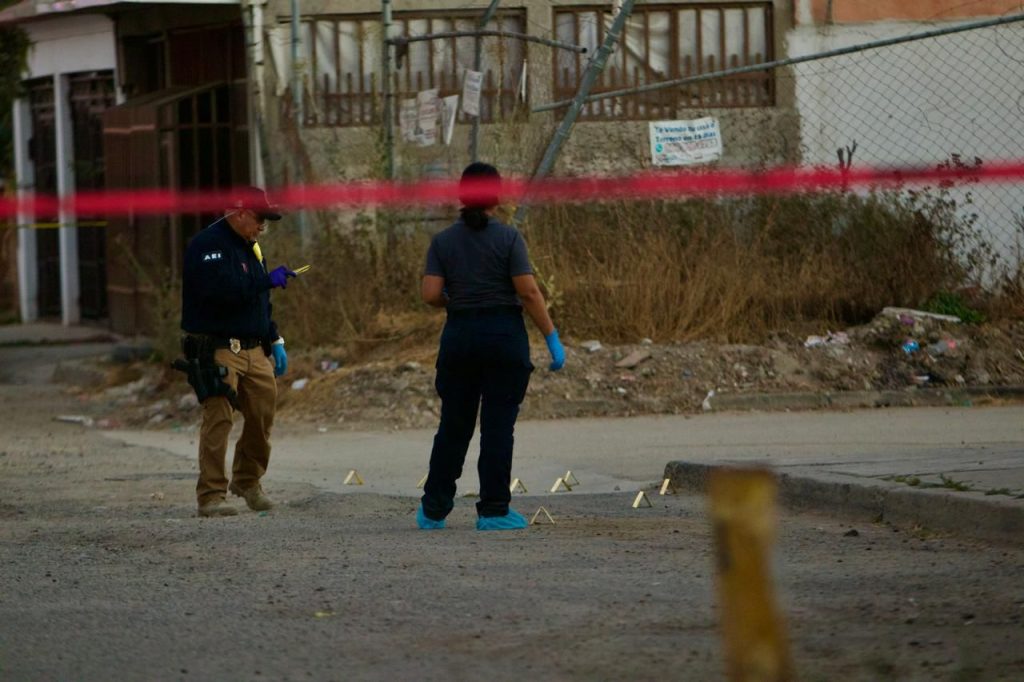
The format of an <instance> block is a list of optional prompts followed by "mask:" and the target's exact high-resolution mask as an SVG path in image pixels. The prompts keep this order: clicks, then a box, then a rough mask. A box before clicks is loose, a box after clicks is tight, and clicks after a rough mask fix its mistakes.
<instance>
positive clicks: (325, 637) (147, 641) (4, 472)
mask: <svg viewBox="0 0 1024 682" xmlns="http://www.w3.org/2000/svg"><path fill="white" fill-rule="evenodd" d="M396 376H402V374H397V375H396ZM0 402H2V404H3V405H4V410H3V412H2V413H0V429H2V433H3V437H2V440H0V519H2V521H0V562H2V565H3V567H4V568H3V571H2V572H0V678H3V679H10V680H28V679H32V680H47V679H80V680H105V679H111V678H117V679H122V680H136V679H138V680H143V679H145V680H172V679H173V680H178V679H180V680H189V679H203V680H232V679H245V680H253V679H274V680H296V679H318V680H342V679H382V678H388V677H390V678H393V679H425V680H427V679H439V680H440V679H444V680H470V679H474V680H475V679H481V678H482V677H487V678H490V679H524V678H530V679H540V680H605V679H607V680H613V679H627V678H628V679H642V680H662V679H693V680H704V679H720V678H721V677H722V664H721V654H720V650H719V639H718V633H717V630H716V627H717V626H716V614H715V606H714V583H713V575H712V570H713V562H712V554H711V551H712V550H711V541H710V534H709V532H708V522H707V518H706V515H705V511H704V501H703V500H702V499H701V498H699V497H690V496H678V497H669V498H656V503H655V507H654V508H653V509H645V510H632V509H630V508H629V505H628V502H627V501H625V500H624V499H623V497H622V496H621V495H592V496H573V497H571V498H558V499H557V501H556V500H549V499H545V500H538V499H537V498H531V497H524V498H521V499H520V500H519V502H518V504H519V505H520V507H521V508H522V509H523V510H524V511H531V510H532V509H534V508H536V505H537V504H538V503H539V502H540V501H543V502H544V503H545V504H549V506H550V507H551V509H552V513H553V514H554V515H555V518H556V520H557V524H556V525H555V526H540V527H537V526H535V527H532V528H530V529H529V530H527V531H524V532H517V533H507V534H480V533H477V532H476V531H474V530H472V521H473V512H472V508H471V506H470V502H469V501H467V500H460V501H459V504H458V505H457V508H456V511H455V513H454V514H453V516H452V519H451V522H450V528H449V529H448V530H445V531H441V532H432V533H425V532H421V531H417V530H415V529H414V527H413V516H412V515H413V510H414V506H415V500H413V499H411V498H400V497H386V496H379V495H368V494H350V495H340V496H339V495H328V494H322V493H318V491H317V490H316V489H314V488H313V487H310V486H306V485H301V484H275V486H274V487H273V488H272V489H271V492H272V494H273V495H274V496H275V497H276V498H277V499H278V500H279V501H286V502H287V503H286V504H283V505H281V506H280V507H279V508H278V509H276V510H274V511H273V512H271V513H269V514H267V515H257V514H252V513H245V514H243V515H241V516H239V517H235V518H229V519H212V520H199V519H197V518H195V516H194V501H193V497H192V489H193V485H194V483H193V482H194V475H195V470H194V464H193V462H191V461H190V460H188V459H185V458H181V457H176V456H172V455H169V454H167V453H164V452H161V451H156V450H148V449H144V448H136V447H121V446H114V445H112V441H110V440H108V439H106V438H104V437H103V436H102V434H100V433H99V432H98V431H97V430H95V429H84V428H82V427H81V426H79V425H76V424H63V423H58V422H54V421H53V416H54V415H55V414H67V413H72V412H76V411H78V412H81V413H83V414H85V415H86V416H91V417H92V418H95V419H100V418H102V414H101V412H100V411H99V410H98V408H99V407H100V405H99V404H98V403H94V402H92V401H89V400H84V399H82V398H81V397H79V396H74V395H69V394H67V393H66V392H64V391H63V390H61V389H58V388H56V387H49V386H43V387H36V386H19V387H13V386H0ZM556 502H557V503H556ZM851 530H856V531H857V534H856V535H853V534H849V531H851ZM1022 566H1024V550H1021V549H1018V548H1008V547H999V546H991V545H985V544H980V543H973V542H967V541H963V540H957V539H952V538H947V537H941V536H935V535H929V534H925V533H915V532H907V531H897V530H895V529H893V528H890V527H888V526H885V525H870V524H857V525H856V527H855V528H851V525H850V524H849V523H846V522H843V521H842V520H837V519H832V518H826V517H821V516H810V515H793V514H785V515H784V516H783V517H782V520H781V528H780V541H779V544H778V548H777V561H776V573H777V583H778V588H779V591H780V594H781V601H782V604H783V608H784V611H785V613H786V616H787V619H788V624H789V629H790V633H791V638H792V640H793V652H794V658H795V660H796V663H797V669H798V671H799V673H800V678H801V679H804V680H838V679H841V680H884V679H894V680H895V679H899V680H918V679H920V680H933V679H938V680H971V679H977V680H996V679H1005V680H1015V679H1022V678H1024V654H1022V653H1021V652H1022V651H1024V646H1022V645H1024V635H1022V632H1024V629H1022V616H1024V591H1022V584H1021V580H1020V577H1021V570H1022V568H1021V567H1022Z"/></svg>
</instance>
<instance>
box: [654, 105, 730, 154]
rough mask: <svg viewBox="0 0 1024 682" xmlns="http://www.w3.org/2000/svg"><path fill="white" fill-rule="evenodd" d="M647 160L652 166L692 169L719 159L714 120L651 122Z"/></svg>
mask: <svg viewBox="0 0 1024 682" xmlns="http://www.w3.org/2000/svg"><path fill="white" fill-rule="evenodd" d="M650 131H651V159H652V160H653V161H654V165H655V166H692V165H694V164H698V163H710V162H712V161H717V160H718V159H720V158H722V131H721V129H720V128H719V126H718V119H717V118H714V117H711V116H708V117H706V118H698V119H695V120H693V121H651V123H650Z"/></svg>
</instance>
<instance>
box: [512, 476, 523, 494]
mask: <svg viewBox="0 0 1024 682" xmlns="http://www.w3.org/2000/svg"><path fill="white" fill-rule="evenodd" d="M508 490H509V492H512V493H525V492H526V486H525V485H523V482H522V481H520V480H519V479H518V478H517V479H514V480H513V481H512V485H510V486H509V487H508Z"/></svg>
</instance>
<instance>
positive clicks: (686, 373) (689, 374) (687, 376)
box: [683, 369, 693, 379]
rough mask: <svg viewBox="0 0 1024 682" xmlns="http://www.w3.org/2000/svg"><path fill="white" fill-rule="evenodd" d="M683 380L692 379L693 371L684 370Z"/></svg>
mask: <svg viewBox="0 0 1024 682" xmlns="http://www.w3.org/2000/svg"><path fill="white" fill-rule="evenodd" d="M683 378H684V379H692V378H693V370H692V369H684V370H683Z"/></svg>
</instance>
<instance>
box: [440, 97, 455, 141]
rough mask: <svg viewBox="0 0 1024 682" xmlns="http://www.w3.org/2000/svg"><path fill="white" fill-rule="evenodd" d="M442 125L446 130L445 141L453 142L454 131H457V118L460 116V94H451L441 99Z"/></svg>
mask: <svg viewBox="0 0 1024 682" xmlns="http://www.w3.org/2000/svg"><path fill="white" fill-rule="evenodd" d="M441 112H442V114H441V126H442V130H444V143H445V144H446V145H450V144H451V143H452V133H453V132H454V131H455V119H456V118H458V116H459V96H458V95H449V96H448V97H444V98H442V99H441Z"/></svg>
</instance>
